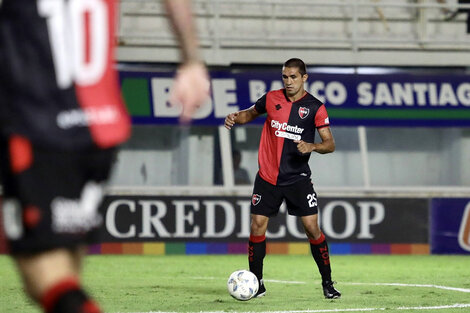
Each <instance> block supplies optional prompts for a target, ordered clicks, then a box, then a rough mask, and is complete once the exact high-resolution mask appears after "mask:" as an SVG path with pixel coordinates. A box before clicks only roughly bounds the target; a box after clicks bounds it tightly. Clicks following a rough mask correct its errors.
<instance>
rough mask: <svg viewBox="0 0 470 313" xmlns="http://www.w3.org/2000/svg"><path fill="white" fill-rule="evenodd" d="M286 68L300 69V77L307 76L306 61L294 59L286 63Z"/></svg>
mask: <svg viewBox="0 0 470 313" xmlns="http://www.w3.org/2000/svg"><path fill="white" fill-rule="evenodd" d="M284 67H297V68H298V69H299V73H300V75H302V76H304V75H305V74H307V67H306V66H305V63H304V61H302V60H301V59H298V58H292V59H289V60H287V61H286V62H284Z"/></svg>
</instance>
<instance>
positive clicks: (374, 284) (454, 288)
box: [342, 283, 470, 293]
mask: <svg viewBox="0 0 470 313" xmlns="http://www.w3.org/2000/svg"><path fill="white" fill-rule="evenodd" d="M342 284H344V285H370V286H399V287H421V288H437V289H444V290H452V291H459V292H466V293H470V289H466V288H457V287H448V286H441V285H428V284H402V283H342Z"/></svg>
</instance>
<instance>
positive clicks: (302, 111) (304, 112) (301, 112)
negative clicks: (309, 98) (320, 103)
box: [299, 107, 310, 119]
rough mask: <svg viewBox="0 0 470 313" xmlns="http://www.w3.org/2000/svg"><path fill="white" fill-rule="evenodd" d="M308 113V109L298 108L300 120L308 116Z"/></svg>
mask: <svg viewBox="0 0 470 313" xmlns="http://www.w3.org/2000/svg"><path fill="white" fill-rule="evenodd" d="M309 112H310V109H307V108H306V107H300V108H299V116H300V118H301V119H304V118H306V117H307V116H308V113H309Z"/></svg>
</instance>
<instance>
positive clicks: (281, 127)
mask: <svg viewBox="0 0 470 313" xmlns="http://www.w3.org/2000/svg"><path fill="white" fill-rule="evenodd" d="M271 127H272V128H274V129H276V131H275V132H274V135H276V136H277V137H281V138H287V139H291V140H300V139H301V138H302V137H301V136H300V134H302V133H303V132H304V129H303V128H302V127H299V126H297V125H295V126H292V125H289V124H287V123H281V122H279V121H276V120H272V121H271ZM297 134H299V135H297Z"/></svg>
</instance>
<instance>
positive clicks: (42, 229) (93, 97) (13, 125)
mask: <svg viewBox="0 0 470 313" xmlns="http://www.w3.org/2000/svg"><path fill="white" fill-rule="evenodd" d="M165 3H166V7H167V9H168V14H169V17H170V19H171V20H172V22H173V25H174V29H175V31H176V34H177V36H178V38H179V42H180V44H181V51H182V65H181V67H180V70H179V72H178V74H177V77H176V82H175V85H174V87H173V92H174V93H173V98H172V99H173V100H174V101H175V102H178V103H180V104H182V105H183V107H184V109H183V114H182V119H183V120H187V119H188V118H189V117H190V116H191V114H192V112H193V111H194V110H195V108H196V107H197V106H199V105H200V104H202V102H203V101H205V99H206V97H207V95H208V86H209V83H208V75H207V70H206V68H205V66H204V65H203V64H202V63H201V62H200V60H199V56H198V53H197V50H198V47H197V45H198V43H197V38H196V34H195V30H194V27H193V26H194V25H193V20H192V18H191V9H190V2H189V1H186V0H168V1H166V2H165ZM115 9H116V3H115V1H114V0H3V1H2V2H1V7H0V120H1V121H0V166H1V171H2V183H3V200H4V201H3V206H2V213H3V221H4V224H5V227H4V228H5V233H6V236H7V239H8V246H9V250H10V253H11V255H12V257H13V260H14V262H15V264H16V265H17V268H18V271H19V273H20V275H21V277H22V279H23V282H24V287H25V291H26V293H27V294H28V295H29V296H30V297H31V299H33V300H34V301H35V302H36V303H38V304H40V305H41V307H42V310H43V311H44V312H49V313H65V312H67V313H75V312H76V313H78V312H80V313H98V312H101V310H100V308H99V307H98V305H97V304H96V302H94V301H93V300H92V299H91V298H90V296H89V295H88V294H87V293H86V292H85V291H84V289H83V287H82V285H81V283H80V272H81V261H82V257H83V255H84V251H85V250H84V246H85V244H86V243H88V242H89V240H91V239H92V238H93V237H94V235H96V230H97V228H98V227H99V226H100V224H101V221H102V217H101V216H100V214H99V213H98V206H99V204H100V203H101V200H102V196H103V184H104V183H105V181H106V180H107V179H108V175H109V172H110V165H111V163H112V161H113V159H114V155H115V149H116V147H117V146H118V145H119V144H120V143H122V142H123V141H125V140H126V139H127V138H128V136H129V133H130V119H129V117H128V115H127V112H126V109H125V106H124V105H123V102H122V100H121V96H120V90H119V84H118V76H117V73H116V71H115V69H114V57H113V56H114V50H115V47H114V43H115V33H114V30H115V13H116V10H115Z"/></svg>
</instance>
